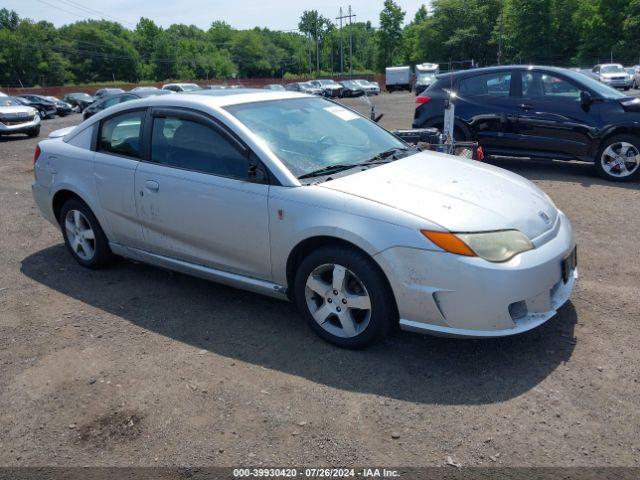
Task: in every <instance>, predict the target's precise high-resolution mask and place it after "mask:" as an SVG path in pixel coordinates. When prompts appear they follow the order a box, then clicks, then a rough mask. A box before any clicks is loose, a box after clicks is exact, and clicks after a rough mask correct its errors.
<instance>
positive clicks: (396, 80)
mask: <svg viewBox="0 0 640 480" xmlns="http://www.w3.org/2000/svg"><path fill="white" fill-rule="evenodd" d="M411 77H412V75H411V67H409V66H406V67H387V68H386V69H385V84H386V88H387V92H389V93H391V92H393V91H394V90H409V91H411V89H412V81H411V80H412V78H411Z"/></svg>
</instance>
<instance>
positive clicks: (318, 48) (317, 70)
mask: <svg viewBox="0 0 640 480" xmlns="http://www.w3.org/2000/svg"><path fill="white" fill-rule="evenodd" d="M316 75H320V37H319V36H318V17H316Z"/></svg>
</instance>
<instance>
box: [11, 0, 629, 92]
mask: <svg viewBox="0 0 640 480" xmlns="http://www.w3.org/2000/svg"><path fill="white" fill-rule="evenodd" d="M345 23H346V25H344V26H343V28H342V29H340V28H339V25H338V24H337V21H336V20H335V19H331V18H328V17H325V16H323V15H322V14H320V13H319V12H318V11H316V10H310V11H305V12H303V13H302V15H301V17H300V21H299V24H298V28H297V29H296V30H294V31H287V32H283V31H275V30H270V29H267V28H258V27H256V28H253V29H249V30H238V29H235V28H233V27H232V26H230V25H228V24H227V23H225V22H223V21H220V20H217V21H214V22H213V23H211V25H210V27H209V28H208V29H206V30H204V29H201V28H198V27H196V26H194V25H183V24H175V25H171V26H169V27H168V28H162V27H161V26H158V25H157V24H156V23H155V22H154V21H153V20H150V19H148V18H141V19H140V21H139V22H138V23H137V25H136V27H135V29H128V28H125V27H123V26H122V25H120V24H119V23H117V22H113V21H107V20H84V21H79V22H75V23H71V24H68V25H64V26H62V27H59V28H57V27H55V26H54V25H53V24H52V23H50V22H46V21H40V22H34V21H32V20H30V19H26V18H20V17H19V15H18V14H17V13H16V12H15V11H11V10H7V9H4V8H3V9H0V85H5V86H25V87H26V86H33V85H62V84H73V83H76V84H80V83H96V82H105V81H112V80H117V81H126V82H143V81H164V80H168V79H190V80H213V79H230V78H256V77H278V78H288V77H292V76H303V75H304V76H314V75H337V74H339V73H341V72H349V71H352V72H354V73H357V74H363V73H375V72H382V71H384V67H386V66H390V65H398V64H416V63H422V62H439V63H449V62H452V64H455V62H458V61H462V60H473V61H474V62H475V63H476V64H477V65H493V64H497V63H541V64H552V65H562V66H584V67H586V66H591V65H592V64H595V63H599V62H604V61H609V60H611V59H612V60H613V61H616V62H621V63H634V64H636V63H640V58H639V57H640V48H639V45H640V43H639V40H640V0H433V1H432V2H431V5H430V7H429V8H427V7H425V6H422V7H421V8H420V9H419V10H418V11H417V13H416V14H415V16H414V17H413V18H411V19H407V18H406V12H404V11H403V10H402V9H401V8H400V6H398V5H397V4H396V3H394V1H393V0H385V1H384V3H383V5H382V10H381V12H380V15H379V25H378V27H374V26H373V25H372V24H371V22H353V23H351V24H350V23H348V22H345Z"/></svg>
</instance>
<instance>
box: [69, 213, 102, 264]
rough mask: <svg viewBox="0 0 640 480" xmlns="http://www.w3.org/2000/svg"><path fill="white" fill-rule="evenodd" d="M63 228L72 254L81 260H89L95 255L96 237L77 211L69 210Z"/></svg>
mask: <svg viewBox="0 0 640 480" xmlns="http://www.w3.org/2000/svg"><path fill="white" fill-rule="evenodd" d="M64 228H65V230H66V233H67V241H68V242H69V245H70V246H71V249H72V250H73V252H74V253H75V254H76V255H77V256H78V257H80V258H81V259H82V260H85V261H89V260H91V259H92V258H93V256H94V255H95V253H96V236H95V233H94V231H93V229H92V228H91V224H90V223H89V220H87V217H85V216H84V214H83V213H82V212H81V211H79V210H69V211H68V212H67V215H66V217H65V219H64Z"/></svg>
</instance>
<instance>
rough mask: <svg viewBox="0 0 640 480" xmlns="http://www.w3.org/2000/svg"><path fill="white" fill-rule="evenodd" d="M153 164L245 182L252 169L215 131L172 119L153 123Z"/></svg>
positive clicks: (165, 118)
mask: <svg viewBox="0 0 640 480" xmlns="http://www.w3.org/2000/svg"><path fill="white" fill-rule="evenodd" d="M151 161H152V162H155V163H159V164H161V165H167V166H171V167H177V168H184V169H186V170H193V171H196V172H203V173H211V174H213V175H220V176H223V177H231V178H238V179H242V180H245V179H246V178H247V171H248V168H249V162H248V160H247V157H246V156H245V154H244V153H242V152H240V151H239V150H238V149H237V148H235V146H234V145H232V144H231V143H230V142H229V140H228V139H227V138H225V136H224V135H222V134H220V133H218V131H216V130H215V129H214V128H212V127H209V126H206V125H203V124H201V123H198V122H194V121H192V120H186V119H183V118H179V117H171V116H167V117H162V118H155V119H154V121H153V132H152V136H151Z"/></svg>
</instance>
